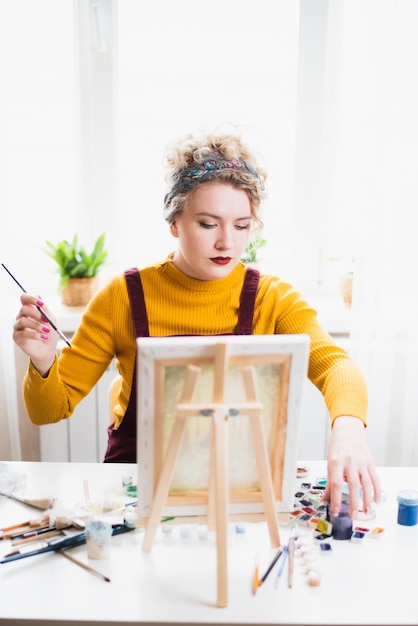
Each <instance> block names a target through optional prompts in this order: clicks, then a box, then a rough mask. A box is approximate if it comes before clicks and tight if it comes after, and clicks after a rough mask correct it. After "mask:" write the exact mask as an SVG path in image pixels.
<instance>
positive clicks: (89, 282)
mask: <svg viewBox="0 0 418 626" xmlns="http://www.w3.org/2000/svg"><path fill="white" fill-rule="evenodd" d="M97 286H98V281H97V276H93V277H92V278H70V280H69V281H68V285H67V286H66V287H64V288H63V289H62V290H61V300H62V303H63V304H65V305H66V306H86V305H87V304H88V303H89V302H90V300H91V298H92V297H93V295H94V294H95V293H96V291H97Z"/></svg>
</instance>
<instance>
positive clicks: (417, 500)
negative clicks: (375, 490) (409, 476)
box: [398, 489, 418, 526]
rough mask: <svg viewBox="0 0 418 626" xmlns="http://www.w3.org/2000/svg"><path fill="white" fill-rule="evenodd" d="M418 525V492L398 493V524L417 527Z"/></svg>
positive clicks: (409, 490) (408, 490)
mask: <svg viewBox="0 0 418 626" xmlns="http://www.w3.org/2000/svg"><path fill="white" fill-rule="evenodd" d="M417 523H418V491H414V490H412V489H404V490H403V491H399V493H398V524H400V525H401V526H416V524H417Z"/></svg>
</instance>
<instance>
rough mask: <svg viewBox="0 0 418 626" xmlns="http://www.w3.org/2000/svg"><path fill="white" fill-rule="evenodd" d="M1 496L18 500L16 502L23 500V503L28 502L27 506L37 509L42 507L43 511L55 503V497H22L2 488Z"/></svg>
mask: <svg viewBox="0 0 418 626" xmlns="http://www.w3.org/2000/svg"><path fill="white" fill-rule="evenodd" d="M0 496H4V497H5V498H11V499H12V500H16V502H21V503H22V504H26V505H27V506H31V507H33V508H35V509H40V510H41V511H47V510H48V509H50V508H51V505H52V504H53V498H39V499H30V498H20V497H19V496H15V495H13V494H12V493H7V492H6V491H1V490H0Z"/></svg>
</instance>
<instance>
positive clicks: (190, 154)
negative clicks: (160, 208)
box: [164, 129, 267, 228]
mask: <svg viewBox="0 0 418 626" xmlns="http://www.w3.org/2000/svg"><path fill="white" fill-rule="evenodd" d="M164 167H165V172H166V174H165V180H166V183H167V185H168V189H169V191H168V192H167V194H166V196H165V200H164V218H165V220H166V221H167V222H168V223H169V224H172V223H173V222H174V221H175V219H176V216H177V215H179V214H181V212H182V211H183V209H184V206H185V204H186V202H187V200H188V199H189V198H190V196H191V195H192V194H193V192H194V190H195V189H196V187H197V186H200V185H210V184H213V183H215V182H224V183H225V184H229V185H232V186H233V187H235V188H236V189H243V190H244V191H245V192H246V193H247V195H248V198H249V200H250V205H251V213H252V218H253V220H254V224H255V225H256V227H257V228H262V226H263V222H262V219H261V208H262V203H263V200H264V198H265V196H266V193H265V191H264V183H265V180H266V179H267V173H266V172H265V171H264V170H263V169H262V168H260V166H259V165H258V164H257V162H256V158H255V156H254V155H253V154H252V153H251V152H250V150H249V148H248V147H247V146H246V145H245V144H244V142H243V141H242V138H241V134H240V133H239V131H237V129H235V131H234V132H225V131H224V132H220V133H217V132H207V133H200V134H192V133H189V134H188V135H186V136H185V137H183V138H181V139H178V140H175V141H173V142H172V143H171V144H170V145H169V147H168V149H167V153H166V157H165V165H164Z"/></svg>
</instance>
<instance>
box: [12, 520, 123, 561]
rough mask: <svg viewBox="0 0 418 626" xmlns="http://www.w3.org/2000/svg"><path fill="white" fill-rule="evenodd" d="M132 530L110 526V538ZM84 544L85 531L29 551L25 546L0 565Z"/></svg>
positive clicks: (51, 541)
mask: <svg viewBox="0 0 418 626" xmlns="http://www.w3.org/2000/svg"><path fill="white" fill-rule="evenodd" d="M131 530H134V529H133V528H131V527H129V526H127V525H126V524H116V525H114V526H112V536H113V535H119V534H121V533H126V532H129V531H131ZM85 543H86V533H85V531H83V532H80V533H75V534H73V535H69V536H65V537H64V538H62V539H61V538H58V539H57V538H55V537H54V538H53V539H51V540H49V541H43V542H40V544H41V545H40V546H39V547H37V548H34V549H32V550H31V549H29V550H28V546H25V547H23V548H21V549H19V550H14V551H13V552H11V553H9V554H6V555H4V556H3V557H2V559H1V560H0V563H10V562H11V561H17V560H18V559H24V558H27V557H29V556H36V555H38V554H44V552H57V551H58V550H66V549H68V548H75V547H76V546H81V545H83V544H85Z"/></svg>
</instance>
